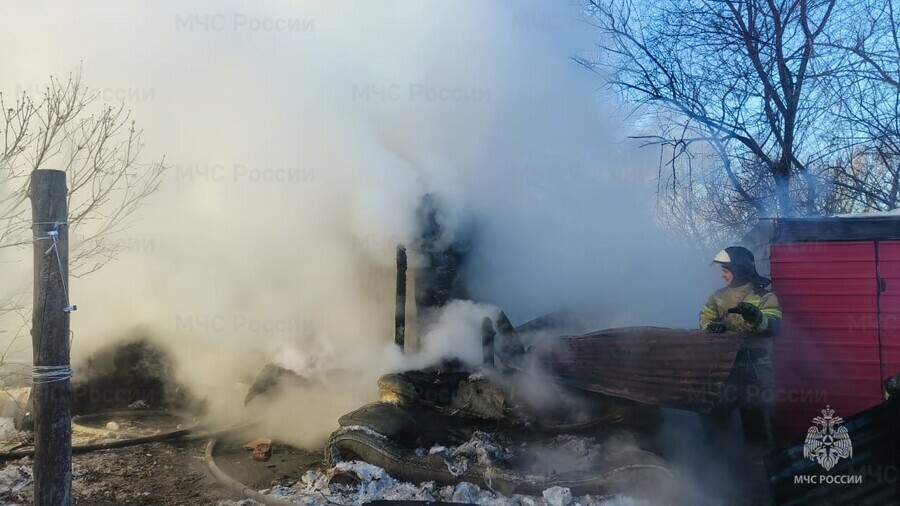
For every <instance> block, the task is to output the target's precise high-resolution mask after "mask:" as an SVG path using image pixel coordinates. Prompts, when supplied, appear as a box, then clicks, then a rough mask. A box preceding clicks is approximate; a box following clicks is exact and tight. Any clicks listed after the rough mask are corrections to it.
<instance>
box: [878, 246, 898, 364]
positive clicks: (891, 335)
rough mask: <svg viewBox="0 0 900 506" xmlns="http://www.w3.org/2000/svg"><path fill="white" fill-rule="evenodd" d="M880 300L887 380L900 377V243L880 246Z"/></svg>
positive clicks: (882, 342) (883, 362)
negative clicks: (894, 376)
mask: <svg viewBox="0 0 900 506" xmlns="http://www.w3.org/2000/svg"><path fill="white" fill-rule="evenodd" d="M878 277H879V278H880V279H881V284H882V288H883V290H882V291H881V293H880V294H879V297H878V305H879V306H878V307H879V309H880V312H879V315H878V319H879V323H880V325H881V359H882V373H883V375H884V379H887V378H888V377H891V376H893V375H895V374H898V373H900V241H879V242H878Z"/></svg>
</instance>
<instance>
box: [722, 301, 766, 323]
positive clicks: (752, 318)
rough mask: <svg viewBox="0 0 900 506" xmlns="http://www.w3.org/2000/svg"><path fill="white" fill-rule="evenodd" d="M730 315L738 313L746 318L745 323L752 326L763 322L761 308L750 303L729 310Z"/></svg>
mask: <svg viewBox="0 0 900 506" xmlns="http://www.w3.org/2000/svg"><path fill="white" fill-rule="evenodd" d="M728 312H729V313H737V314H739V315H741V317H743V318H744V321H745V322H747V323H749V324H751V325H759V322H761V321H762V312H760V310H759V308H758V307H756V306H754V305H753V304H750V303H749V302H741V303H739V304H738V305H737V306H734V307H733V308H731V309H729V310H728Z"/></svg>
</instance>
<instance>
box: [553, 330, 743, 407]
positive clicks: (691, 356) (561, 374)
mask: <svg viewBox="0 0 900 506" xmlns="http://www.w3.org/2000/svg"><path fill="white" fill-rule="evenodd" d="M744 339H745V337H744V336H743V335H741V334H737V333H732V332H726V333H724V334H708V333H706V332H703V331H700V330H677V329H666V328H659V327H627V328H618V329H608V330H601V331H599V332H593V333H590V334H584V335H580V336H561V337H557V338H553V339H548V340H544V341H542V342H541V343H539V344H537V345H536V348H535V351H536V352H537V353H538V356H539V359H538V360H539V361H540V362H541V363H542V365H543V366H544V367H545V368H546V369H547V371H548V372H549V373H550V374H551V375H552V376H553V377H554V378H555V379H556V381H557V382H558V383H560V384H562V385H566V386H569V387H573V388H578V389H582V390H587V391H590V392H597V393H601V394H605V395H610V396H613V397H620V398H624V399H630V400H633V401H637V402H641V403H645V404H653V405H659V406H666V407H671V408H677V409H686V410H690V411H697V412H707V411H709V410H710V409H712V408H713V407H714V406H716V405H717V404H719V403H720V402H721V400H722V397H723V394H724V393H725V391H726V385H727V381H728V377H729V375H730V373H731V369H732V366H733V365H734V360H735V357H736V356H737V352H738V350H739V349H740V348H741V345H742V344H743V342H744Z"/></svg>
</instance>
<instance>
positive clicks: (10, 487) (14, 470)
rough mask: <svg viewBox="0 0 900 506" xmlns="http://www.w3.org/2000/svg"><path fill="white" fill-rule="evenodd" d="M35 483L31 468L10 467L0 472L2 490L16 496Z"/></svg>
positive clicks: (0, 488)
mask: <svg viewBox="0 0 900 506" xmlns="http://www.w3.org/2000/svg"><path fill="white" fill-rule="evenodd" d="M32 481H33V478H32V475H31V467H29V466H17V465H9V466H6V467H5V468H3V470H2V471H0V490H6V491H8V492H9V493H12V494H15V493H16V492H18V491H19V490H22V489H23V488H25V487H27V486H28V485H30V484H31V482H32Z"/></svg>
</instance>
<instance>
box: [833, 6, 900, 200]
mask: <svg viewBox="0 0 900 506" xmlns="http://www.w3.org/2000/svg"><path fill="white" fill-rule="evenodd" d="M897 9H898V6H897V5H895V0H887V1H885V0H879V1H877V2H874V1H873V2H868V3H865V4H860V5H859V6H858V9H857V11H856V12H857V16H856V18H855V20H854V21H855V22H854V23H852V24H847V25H845V26H843V29H842V30H839V31H835V32H834V33H830V34H828V35H829V36H828V37H827V39H826V41H825V44H826V45H828V46H829V47H832V48H836V49H839V50H842V51H843V52H844V53H845V59H844V64H843V65H842V66H841V67H840V68H839V69H838V72H837V73H836V79H835V80H834V86H833V87H832V88H831V92H832V95H833V97H834V102H836V103H837V104H839V109H838V111H839V112H838V114H839V115H840V116H841V119H842V120H844V121H842V124H843V125H844V126H845V128H844V129H843V130H842V131H841V132H840V133H839V135H837V136H836V138H835V140H834V143H835V144H836V145H842V146H844V147H845V153H844V154H843V155H842V158H841V159H840V160H837V161H835V162H834V163H833V167H832V170H833V175H832V177H833V183H834V185H835V187H836V188H835V189H836V192H837V193H840V194H841V195H843V196H844V198H845V199H848V200H849V201H851V202H852V203H853V205H852V206H851V208H852V210H854V211H886V210H892V209H897V207H898V205H900V24H898V21H900V13H898V10H897Z"/></svg>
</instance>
